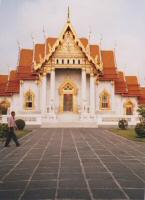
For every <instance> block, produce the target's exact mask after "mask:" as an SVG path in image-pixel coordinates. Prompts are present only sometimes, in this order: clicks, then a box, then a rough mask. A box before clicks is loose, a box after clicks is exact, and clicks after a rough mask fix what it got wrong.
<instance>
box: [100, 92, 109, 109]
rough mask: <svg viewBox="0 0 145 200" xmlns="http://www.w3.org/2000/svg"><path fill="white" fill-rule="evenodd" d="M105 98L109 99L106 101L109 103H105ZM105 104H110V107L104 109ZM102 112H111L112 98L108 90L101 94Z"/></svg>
mask: <svg viewBox="0 0 145 200" xmlns="http://www.w3.org/2000/svg"><path fill="white" fill-rule="evenodd" d="M104 97H107V98H106V100H107V102H103V98H104ZM103 103H104V104H105V103H106V104H108V107H103V106H102V105H103ZM100 110H104V111H105V110H108V111H109V110H111V97H110V94H109V92H107V91H106V90H103V92H102V93H101V94H100Z"/></svg>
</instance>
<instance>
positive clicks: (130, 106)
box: [124, 101, 134, 115]
mask: <svg viewBox="0 0 145 200" xmlns="http://www.w3.org/2000/svg"><path fill="white" fill-rule="evenodd" d="M133 106H134V105H133V103H132V102H131V101H127V102H126V103H125V105H124V107H125V114H126V115H133Z"/></svg>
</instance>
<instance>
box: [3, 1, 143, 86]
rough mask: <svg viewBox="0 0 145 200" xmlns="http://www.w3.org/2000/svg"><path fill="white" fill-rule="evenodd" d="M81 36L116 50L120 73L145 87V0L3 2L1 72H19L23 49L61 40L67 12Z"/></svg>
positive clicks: (104, 47) (105, 47) (103, 47)
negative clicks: (136, 78)
mask: <svg viewBox="0 0 145 200" xmlns="http://www.w3.org/2000/svg"><path fill="white" fill-rule="evenodd" d="M68 5H69V6H70V11H71V21H72V24H73V26H74V28H75V30H76V32H77V34H78V36H79V37H87V38H88V36H89V32H90V30H91V39H90V41H91V43H96V44H99V43H100V39H101V38H102V42H101V46H102V49H114V48H115V52H116V60H117V65H118V69H120V70H124V71H125V72H126V74H128V75H138V76H139V80H140V81H141V83H142V84H143V83H144V84H145V0H0V73H3V74H4V73H7V72H8V70H10V69H13V68H14V67H16V65H17V61H18V45H17V41H19V42H20V44H21V48H32V46H33V42H32V38H31V35H33V37H34V38H35V42H38V43H39V42H43V41H44V37H43V26H44V27H45V32H46V34H47V36H54V37H55V36H56V37H58V36H59V34H60V32H61V31H62V29H63V27H64V24H65V23H66V16H67V7H68Z"/></svg>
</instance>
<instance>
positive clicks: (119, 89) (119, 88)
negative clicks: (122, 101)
mask: <svg viewBox="0 0 145 200" xmlns="http://www.w3.org/2000/svg"><path fill="white" fill-rule="evenodd" d="M115 93H116V94H124V93H127V85H126V81H125V78H124V74H123V72H118V79H116V80H115Z"/></svg>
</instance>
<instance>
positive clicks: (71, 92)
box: [59, 80, 78, 113]
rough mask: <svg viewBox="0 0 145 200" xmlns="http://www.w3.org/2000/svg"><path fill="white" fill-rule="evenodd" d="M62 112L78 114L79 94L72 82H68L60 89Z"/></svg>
mask: <svg viewBox="0 0 145 200" xmlns="http://www.w3.org/2000/svg"><path fill="white" fill-rule="evenodd" d="M59 93H60V109H59V110H60V112H61V113H62V112H73V113H77V112H78V105H77V93H78V89H77V87H76V85H75V84H74V83H73V82H72V81H71V80H66V81H65V82H64V83H63V84H61V86H60V88H59Z"/></svg>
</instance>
